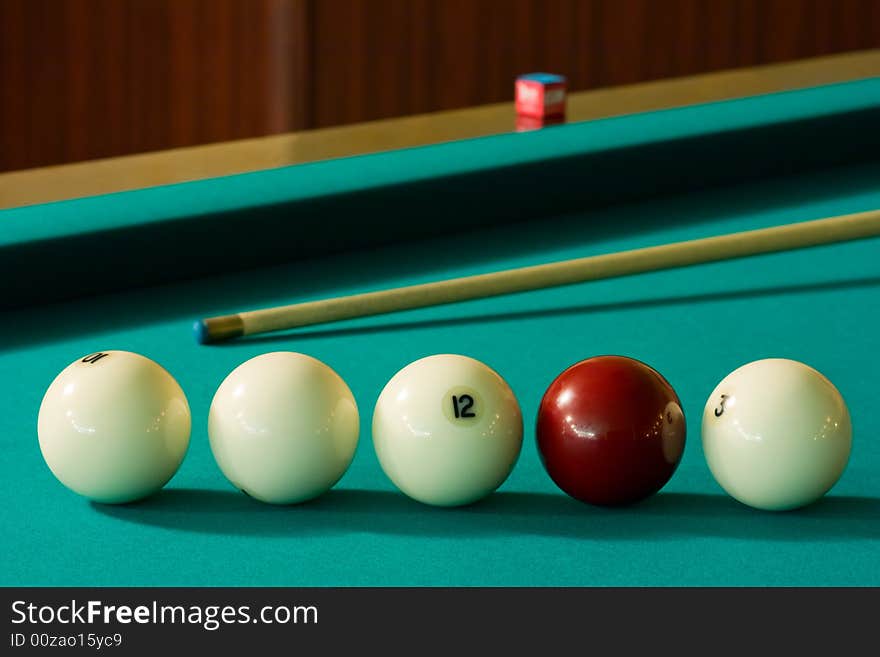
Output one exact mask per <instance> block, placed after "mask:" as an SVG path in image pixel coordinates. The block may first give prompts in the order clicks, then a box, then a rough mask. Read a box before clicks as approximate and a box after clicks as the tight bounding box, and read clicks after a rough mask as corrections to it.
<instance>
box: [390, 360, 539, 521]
mask: <svg viewBox="0 0 880 657" xmlns="http://www.w3.org/2000/svg"><path fill="white" fill-rule="evenodd" d="M522 434H523V422H522V413H521V412H520V408H519V404H518V403H517V401H516V397H515V396H514V394H513V392H512V391H511V389H510V386H508V385H507V383H506V382H505V381H504V379H502V378H501V377H500V376H499V375H498V374H497V373H496V372H495V371H494V370H492V369H491V368H489V367H488V366H487V365H484V364H483V363H481V362H480V361H477V360H474V359H473V358H468V357H466V356H458V355H451V354H443V355H437V356H428V357H427V358H422V359H421V360H417V361H415V362H414V363H410V364H409V365H407V366H406V367H404V368H403V369H402V370H400V371H399V372H398V373H397V374H395V375H394V377H393V378H392V379H391V380H390V381H389V382H388V384H387V385H386V386H385V388H384V389H383V390H382V393H381V394H380V395H379V399H378V401H377V402H376V408H375V411H374V413H373V445H374V447H375V449H376V455H377V456H378V458H379V463H380V464H381V466H382V469H383V470H384V471H385V474H386V475H387V476H388V478H389V479H391V481H392V482H393V483H394V485H395V486H397V487H398V488H399V489H400V490H401V491H403V492H404V493H405V494H406V495H409V496H410V497H412V498H413V499H416V500H418V501H420V502H424V503H425V504H433V505H437V506H458V505H462V504H470V503H471V502H475V501H477V500H479V499H480V498H482V497H485V496H486V495H488V494H489V493H491V492H492V491H494V490H495V489H496V488H498V487H499V486H500V485H501V484H502V483H503V482H504V480H505V479H507V477H508V475H509V474H510V472H511V470H513V466H514V464H515V463H516V460H517V458H518V457H519V453H520V448H521V447H522Z"/></svg>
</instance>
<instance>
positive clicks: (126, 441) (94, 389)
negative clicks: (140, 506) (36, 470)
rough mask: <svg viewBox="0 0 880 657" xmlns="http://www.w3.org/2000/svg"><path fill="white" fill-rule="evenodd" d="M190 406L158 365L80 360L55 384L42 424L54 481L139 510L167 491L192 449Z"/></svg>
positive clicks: (128, 357) (101, 356)
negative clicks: (147, 500) (143, 500)
mask: <svg viewBox="0 0 880 657" xmlns="http://www.w3.org/2000/svg"><path fill="white" fill-rule="evenodd" d="M190 427H191V417H190V410H189V404H188V403H187V400H186V396H185V395H184V394H183V390H181V388H180V386H179V385H178V384H177V381H175V380H174V378H173V377H172V376H171V375H170V374H169V373H168V372H167V371H166V370H165V369H163V368H162V367H161V366H160V365H159V364H158V363H155V362H154V361H152V360H150V359H149V358H145V357H144V356H141V355H139V354H135V353H132V352H130V351H102V352H98V353H94V354H90V355H88V356H85V357H83V358H80V359H78V360H76V361H74V362H73V363H71V364H70V365H69V366H68V367H66V368H65V369H64V370H63V371H62V372H61V373H60V374H59V375H58V376H57V377H56V378H55V380H54V381H53V382H52V384H51V385H50V386H49V388H48V390H46V394H45V395H44V397H43V402H42V404H41V405H40V413H39V418H38V421H37V433H38V435H39V440H40V450H41V451H42V453H43V458H44V459H45V460H46V464H47V465H48V466H49V469H50V470H51V471H52V473H53V474H54V475H55V477H56V478H57V479H58V480H59V481H60V482H61V483H62V484H64V485H65V486H67V487H68V488H70V489H71V490H73V491H75V492H77V493H79V494H80V495H83V496H85V497H88V498H90V499H92V500H95V501H96V502H105V503H123V502H132V501H135V500H138V499H141V498H143V497H146V496H148V495H150V494H152V493H155V492H156V491H158V490H159V489H160V488H162V487H163V486H164V485H165V484H166V483H167V482H168V480H169V479H171V477H172V476H173V475H174V473H175V472H177V469H178V468H179V467H180V464H181V462H182V461H183V457H184V455H185V454H186V450H187V447H188V445H189V436H190Z"/></svg>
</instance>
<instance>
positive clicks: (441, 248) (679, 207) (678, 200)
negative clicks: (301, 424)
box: [0, 164, 878, 352]
mask: <svg viewBox="0 0 880 657" xmlns="http://www.w3.org/2000/svg"><path fill="white" fill-rule="evenodd" d="M877 173H878V165H876V164H871V165H863V166H859V167H843V168H840V169H837V170H833V171H821V172H816V173H814V174H812V175H806V176H794V177H792V178H791V179H771V180H767V181H764V182H757V183H751V184H748V185H746V186H734V187H730V188H723V189H709V190H703V191H699V192H695V193H693V194H685V195H678V196H672V197H666V198H662V199H654V200H648V201H643V202H639V203H633V204H626V205H620V206H613V207H609V208H606V209H599V210H594V211H591V212H590V213H587V214H581V213H575V214H571V215H564V216H555V217H549V218H547V219H546V220H543V221H531V222H524V223H514V224H511V225H506V226H496V227H493V228H483V229H479V230H475V231H473V232H468V233H467V234H466V235H462V234H454V235H449V236H447V237H440V238H436V239H432V240H422V241H418V242H413V243H403V244H400V243H398V244H389V245H386V246H382V247H377V248H375V249H368V250H362V251H354V252H348V253H344V252H343V253H337V254H335V255H329V256H325V257H321V258H314V259H307V260H301V261H299V262H294V263H291V264H287V265H280V266H275V267H268V268H263V269H259V270H254V271H247V272H237V273H235V274H229V275H223V276H216V277H211V278H205V279H198V280H191V281H187V282H181V283H177V284H172V285H164V286H157V287H153V288H144V289H140V290H132V291H128V292H123V293H116V294H109V295H104V296H99V297H94V298H85V299H80V300H76V301H71V302H66V303H57V304H49V305H45V306H39V307H36V308H30V309H24V310H17V311H3V312H0V319H3V320H5V321H2V322H0V352H3V351H7V350H11V349H15V348H18V347H20V346H22V345H27V344H33V343H35V342H43V341H52V340H57V339H69V338H70V337H72V336H76V335H89V334H93V333H96V332H97V333H103V332H107V331H113V330H119V329H122V328H126V327H131V326H141V325H147V324H152V323H155V322H157V321H163V320H167V319H169V318H173V317H179V318H181V319H186V328H187V330H188V328H189V326H190V323H191V321H192V320H194V319H197V318H199V317H206V316H210V315H215V314H221V313H228V312H235V311H240V310H249V309H252V308H258V307H261V306H265V305H274V304H277V303H279V302H281V301H280V300H281V299H283V300H284V301H283V302H284V303H292V302H294V301H296V300H305V299H309V298H318V297H322V296H326V295H328V294H336V293H337V292H338V291H339V290H340V289H345V288H348V287H350V286H352V285H362V284H363V283H364V281H369V283H370V287H371V288H381V287H384V286H385V281H388V280H391V279H399V278H401V277H405V278H410V277H413V276H426V277H428V279H435V278H438V277H446V276H447V275H448V270H449V268H450V267H461V266H471V265H478V266H484V265H486V264H487V262H488V261H487V255H489V256H491V259H492V262H494V263H498V262H503V261H504V260H507V259H509V258H512V257H521V256H524V255H530V254H534V253H539V252H541V251H542V250H545V249H555V248H558V247H560V246H566V247H575V246H583V247H584V251H583V254H584V255H586V254H588V253H590V252H591V251H590V248H591V245H595V244H599V243H601V242H603V241H605V240H608V239H615V238H619V237H622V236H627V235H648V236H650V235H652V234H653V233H654V231H659V232H657V235H662V234H663V233H662V231H663V230H664V229H665V228H668V227H671V226H686V225H695V226H698V225H700V224H702V223H705V222H718V221H722V220H724V219H727V218H734V217H738V216H747V215H750V214H753V213H760V212H765V211H767V210H770V209H773V208H776V207H786V206H788V205H792V204H794V203H796V204H797V205H804V204H808V203H809V202H811V201H816V202H819V201H826V200H829V199H845V198H847V197H848V196H852V195H855V196H858V195H861V194H865V193H868V192H872V191H873V190H875V189H876V181H877ZM856 209H857V208H856ZM658 217H661V218H662V221H659V220H658ZM701 235H702V234H701ZM697 236H698V235H692V236H690V237H697ZM655 239H656V237H654V238H651V237H648V239H647V240H646V243H644V244H643V243H639V244H637V245H633V246H646V245H647V244H649V243H654V240H655ZM661 241H662V240H661ZM487 245H491V247H490V248H489V249H488V251H487ZM601 251H602V250H600V252H601ZM522 264H526V263H522ZM504 266H508V265H506V264H505V265H504ZM474 273H476V272H474ZM181 339H192V337H191V336H189V335H184V334H182V338H181Z"/></svg>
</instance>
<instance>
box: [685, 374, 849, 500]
mask: <svg viewBox="0 0 880 657" xmlns="http://www.w3.org/2000/svg"><path fill="white" fill-rule="evenodd" d="M702 433H703V453H704V454H705V457H706V462H707V463H708V465H709V469H710V470H711V471H712V475H713V476H714V477H715V480H716V481H717V482H718V484H719V485H720V486H721V487H722V488H723V489H724V490H725V491H726V492H727V493H728V494H729V495H731V496H732V497H733V498H735V499H737V500H739V501H740V502H742V503H743V504H747V505H749V506H752V507H755V508H757V509H763V510H766V511H784V510H788V509H796V508H798V507H802V506H805V505H807V504H810V503H812V502H815V501H816V500H818V499H819V498H820V497H822V496H823V495H825V493H827V492H828V491H829V490H830V489H831V487H832V486H834V484H835V483H836V482H837V480H838V479H840V476H841V475H842V474H843V471H844V469H845V468H846V464H847V461H848V460H849V454H850V449H851V446H852V423H851V421H850V416H849V410H848V409H847V407H846V404H845V403H844V401H843V397H842V396H841V394H840V392H839V391H838V390H837V388H835V387H834V384H832V383H831V381H829V380H828V379H827V378H826V377H825V376H823V375H822V374H821V373H819V372H818V371H816V370H815V369H813V368H812V367H810V366H808V365H805V364H804V363H800V362H798V361H794V360H788V359H785V358H767V359H764V360H758V361H754V362H752V363H748V364H747V365H743V366H742V367H740V368H738V369H736V370H734V371H733V372H731V373H730V374H728V375H727V376H726V377H724V379H723V380H722V381H721V383H719V384H718V386H717V387H716V388H715V390H713V391H712V394H711V395H709V399H708V401H707V402H706V406H705V408H704V410H703V426H702Z"/></svg>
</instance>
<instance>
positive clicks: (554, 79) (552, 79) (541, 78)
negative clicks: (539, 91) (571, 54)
mask: <svg viewBox="0 0 880 657" xmlns="http://www.w3.org/2000/svg"><path fill="white" fill-rule="evenodd" d="M516 79H517V80H532V81H534V82H540V83H541V84H558V83H559V82H565V76H564V75H557V74H556V73H525V74H523V75H519V76H517V78H516Z"/></svg>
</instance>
